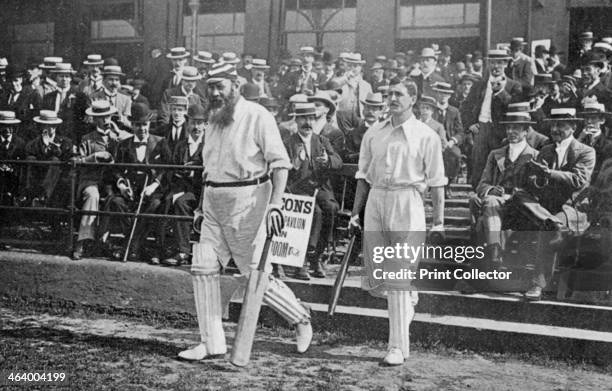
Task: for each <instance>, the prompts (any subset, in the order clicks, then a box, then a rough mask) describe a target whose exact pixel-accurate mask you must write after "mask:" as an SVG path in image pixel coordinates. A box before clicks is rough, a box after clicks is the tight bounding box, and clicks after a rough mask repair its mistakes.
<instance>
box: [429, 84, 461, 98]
mask: <svg viewBox="0 0 612 391" xmlns="http://www.w3.org/2000/svg"><path fill="white" fill-rule="evenodd" d="M431 89H432V90H434V91H436V92H440V93H442V94H448V95H452V94H454V93H455V90H453V87H452V86H451V84H450V83H445V82H441V81H438V82H435V83H434V84H433V86H432V88H431Z"/></svg>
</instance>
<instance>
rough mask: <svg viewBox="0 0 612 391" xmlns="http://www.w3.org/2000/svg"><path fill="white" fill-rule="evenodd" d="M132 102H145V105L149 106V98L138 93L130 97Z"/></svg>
mask: <svg viewBox="0 0 612 391" xmlns="http://www.w3.org/2000/svg"><path fill="white" fill-rule="evenodd" d="M134 103H142V104H145V105H147V106H149V107H151V105H150V104H149V99H147V97H146V96H144V95H142V94H138V96H137V97H136V98H133V97H132V104H134Z"/></svg>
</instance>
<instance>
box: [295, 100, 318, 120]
mask: <svg viewBox="0 0 612 391" xmlns="http://www.w3.org/2000/svg"><path fill="white" fill-rule="evenodd" d="M291 115H293V116H295V117H303V116H307V115H312V116H315V115H317V108H316V107H315V105H314V103H296V104H295V105H294V107H293V113H291Z"/></svg>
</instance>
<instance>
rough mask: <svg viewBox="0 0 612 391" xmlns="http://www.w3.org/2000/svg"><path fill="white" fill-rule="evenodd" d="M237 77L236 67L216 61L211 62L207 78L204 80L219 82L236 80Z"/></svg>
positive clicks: (210, 82) (209, 82) (211, 82)
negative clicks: (214, 62)
mask: <svg viewBox="0 0 612 391" xmlns="http://www.w3.org/2000/svg"><path fill="white" fill-rule="evenodd" d="M237 78H238V73H237V72H236V67H235V66H234V65H233V64H228V63H226V62H218V63H216V64H213V66H212V68H211V69H210V71H208V79H207V80H206V82H207V83H208V84H213V83H219V82H221V81H223V80H236V79H237Z"/></svg>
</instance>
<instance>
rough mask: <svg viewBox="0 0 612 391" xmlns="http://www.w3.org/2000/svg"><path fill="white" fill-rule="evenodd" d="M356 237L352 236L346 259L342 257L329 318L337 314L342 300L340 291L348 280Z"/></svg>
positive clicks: (330, 302)
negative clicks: (349, 264)
mask: <svg viewBox="0 0 612 391" xmlns="http://www.w3.org/2000/svg"><path fill="white" fill-rule="evenodd" d="M355 236H356V235H355V234H352V235H351V238H350V239H349V243H348V245H347V246H346V252H345V253H344V257H342V262H340V270H338V275H337V276H336V281H335V282H334V288H333V289H332V295H331V298H330V300H329V307H328V309H327V314H328V315H329V316H332V315H333V314H334V312H336V305H337V304H338V299H339V298H340V291H341V290H342V285H344V280H345V279H346V275H347V272H348V263H349V260H350V259H351V253H352V252H353V246H354V245H355Z"/></svg>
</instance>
